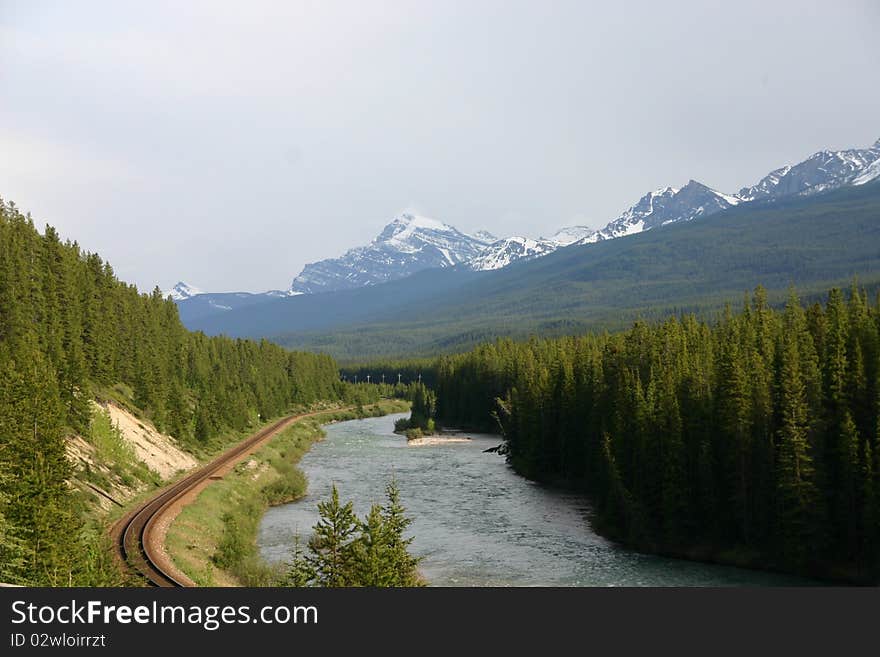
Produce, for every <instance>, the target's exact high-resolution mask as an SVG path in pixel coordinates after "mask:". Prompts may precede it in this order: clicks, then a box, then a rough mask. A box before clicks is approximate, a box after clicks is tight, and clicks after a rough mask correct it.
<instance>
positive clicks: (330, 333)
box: [184, 182, 880, 362]
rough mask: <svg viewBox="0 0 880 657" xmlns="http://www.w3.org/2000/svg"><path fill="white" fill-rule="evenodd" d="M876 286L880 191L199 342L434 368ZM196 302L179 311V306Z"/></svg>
mask: <svg viewBox="0 0 880 657" xmlns="http://www.w3.org/2000/svg"><path fill="white" fill-rule="evenodd" d="M854 275H857V276H858V277H859V280H860V281H861V282H862V284H863V285H865V286H866V287H868V288H869V289H871V290H874V289H877V286H878V284H880V182H874V183H869V184H866V185H864V186H862V187H858V188H848V189H842V190H837V191H833V192H827V193H823V194H815V195H812V196H809V197H805V198H796V199H788V200H779V201H775V202H770V203H765V202H754V203H749V204H746V205H744V206H742V207H734V208H731V209H729V210H725V211H723V212H719V213H716V214H713V215H712V216H710V217H706V218H703V219H695V220H693V221H690V222H686V223H680V224H674V225H670V226H661V227H657V228H654V229H652V230H650V231H647V232H645V233H641V234H638V235H632V236H628V237H621V238H619V239H614V240H610V241H605V242H600V243H597V244H587V245H582V246H570V247H566V248H562V249H559V250H558V251H556V252H555V253H551V254H550V255H547V256H544V257H543V258H539V259H537V260H534V261H530V262H515V263H513V264H512V265H510V266H508V267H505V268H504V269H501V270H498V271H491V272H467V271H459V270H458V269H455V268H450V269H438V270H427V271H423V272H420V273H419V274H416V275H414V276H411V277H409V278H406V279H403V280H400V281H395V282H393V283H387V284H384V285H375V286H371V287H366V288H363V289H361V290H357V291H355V292H351V291H349V292H344V293H342V292H340V293H329V294H320V295H303V296H298V297H291V298H285V299H278V300H273V301H271V302H267V303H264V304H260V305H257V306H253V307H250V308H246V309H241V310H233V311H229V312H227V313H221V314H218V315H215V316H213V317H203V318H201V319H195V320H193V322H192V323H191V324H190V325H189V326H190V328H195V329H203V330H205V331H206V332H208V333H226V334H229V335H238V336H252V337H269V338H271V339H273V340H275V341H277V342H279V343H280V344H283V345H285V346H288V347H291V348H296V349H309V350H320V351H325V352H327V353H330V354H332V355H334V356H335V357H336V358H337V359H339V360H340V361H342V360H345V361H352V362H353V361H363V360H364V359H367V358H369V359H380V358H381V359H388V358H400V357H403V356H405V357H419V356H420V357H432V356H434V355H436V354H438V353H454V352H456V351H463V350H466V349H470V348H472V347H474V346H475V345H477V344H480V343H482V342H486V341H488V340H493V339H494V338H496V337H514V338H527V337H528V336H529V335H530V334H531V333H535V334H538V335H542V336H552V335H556V336H558V335H573V334H577V333H582V332H584V331H586V330H601V329H604V328H608V329H610V330H618V329H623V328H626V326H627V325H628V324H630V323H631V322H632V321H633V320H635V319H638V318H642V319H662V318H664V317H666V316H667V315H669V314H670V313H678V312H682V311H684V312H695V313H711V312H714V311H717V310H720V309H721V308H723V306H724V304H725V303H726V302H731V301H732V302H736V301H737V300H738V298H739V295H740V294H741V293H742V290H749V289H752V288H754V287H755V286H756V285H759V284H761V285H764V286H765V287H766V288H767V291H768V301H769V302H770V303H771V305H774V306H776V305H778V306H779V307H781V306H782V305H783V304H784V303H785V298H786V294H787V289H788V287H789V285H792V284H794V285H796V286H797V289H798V290H799V292H800V293H801V295H802V296H803V297H804V298H808V299H810V300H812V299H814V298H819V297H820V296H821V295H822V294H824V292H825V291H827V290H828V289H829V288H831V287H836V286H846V285H847V284H848V282H849V281H850V280H851V279H852V277H853V276H854ZM186 303H188V302H184V305H185V304H186Z"/></svg>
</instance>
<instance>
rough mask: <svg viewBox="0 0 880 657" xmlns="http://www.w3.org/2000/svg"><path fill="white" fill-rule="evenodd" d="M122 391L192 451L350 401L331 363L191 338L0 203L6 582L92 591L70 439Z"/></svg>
mask: <svg viewBox="0 0 880 657" xmlns="http://www.w3.org/2000/svg"><path fill="white" fill-rule="evenodd" d="M119 386H123V387H125V388H126V389H130V390H131V391H132V395H133V399H134V402H135V404H136V405H137V407H138V408H139V409H140V410H141V411H142V412H143V413H144V414H145V415H146V416H147V417H148V418H149V419H150V420H152V422H153V423H154V424H155V425H156V426H157V427H158V428H160V429H162V430H164V431H167V432H169V433H171V434H173V435H174V436H176V437H177V438H178V439H179V440H181V441H183V442H184V444H187V443H189V444H191V445H195V444H197V443H200V442H204V441H207V440H209V439H210V438H212V437H214V436H216V435H217V434H218V433H219V432H221V431H226V430H230V429H239V430H240V429H244V428H246V427H248V426H249V425H251V424H252V423H255V422H257V421H258V419H259V418H263V419H266V418H269V417H272V416H276V415H279V414H280V413H282V412H284V411H285V410H286V409H287V408H289V407H290V406H291V404H294V403H309V402H312V401H315V400H318V399H337V398H339V396H340V395H341V394H342V384H341V383H340V382H339V376H338V372H337V368H336V365H335V363H334V361H333V360H332V359H331V358H329V357H327V356H318V355H313V354H305V353H292V352H288V351H286V350H284V349H282V348H281V347H279V346H277V345H274V344H271V343H268V342H266V341H262V342H253V341H247V340H232V339H228V338H220V337H213V338H209V337H206V336H205V335H203V334H200V333H191V332H189V331H187V330H186V329H185V328H184V327H183V325H182V324H181V323H180V321H179V319H178V315H177V307H176V306H175V304H174V303H173V302H171V301H169V300H166V299H163V298H162V296H161V293H160V292H159V291H158V289H157V290H154V291H153V292H152V293H151V294H140V293H138V291H137V289H136V288H135V287H134V286H131V285H127V284H125V283H123V282H120V281H119V280H117V279H116V277H115V276H114V273H113V269H112V268H111V267H110V265H109V264H108V263H106V262H104V261H103V260H102V259H101V258H100V257H99V256H97V255H96V254H93V253H87V252H85V251H83V250H82V249H81V248H80V247H79V246H78V245H77V244H76V243H70V242H62V241H61V239H60V238H59V236H58V234H57V233H56V231H55V230H54V229H52V228H51V227H47V228H46V230H45V234H43V235H41V234H40V233H39V232H38V231H37V229H36V228H35V226H34V224H33V221H32V220H31V218H30V217H29V216H27V215H23V214H22V213H21V212H20V211H19V210H18V209H17V208H16V207H15V206H14V204H12V203H5V202H2V201H0V581H14V582H18V583H30V584H53V585H58V584H68V583H74V584H75V583H80V584H89V583H95V582H96V580H95V577H96V575H95V574H94V573H93V572H91V571H90V568H91V565H90V562H89V559H88V558H87V557H86V555H85V552H84V551H85V550H86V549H87V547H88V546H84V544H83V542H82V540H81V529H82V518H81V514H80V513H79V509H78V507H77V503H76V500H75V499H74V497H73V495H72V494H71V491H70V488H69V486H68V484H67V483H66V482H67V480H68V479H69V478H70V476H71V466H70V464H69V463H68V461H67V459H66V458H65V440H64V438H65V436H67V435H70V434H73V433H76V432H85V431H87V429H88V426H89V421H90V410H89V402H90V400H91V399H93V397H94V396H96V395H97V396H101V395H103V394H104V393H105V392H107V391H112V388H113V387H119ZM98 583H100V582H98Z"/></svg>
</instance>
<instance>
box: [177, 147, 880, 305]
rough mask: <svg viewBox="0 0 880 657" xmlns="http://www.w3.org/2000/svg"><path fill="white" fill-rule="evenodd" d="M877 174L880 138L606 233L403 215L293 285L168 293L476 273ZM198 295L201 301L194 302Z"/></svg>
mask: <svg viewBox="0 0 880 657" xmlns="http://www.w3.org/2000/svg"><path fill="white" fill-rule="evenodd" d="M877 179H880V139H878V140H877V141H876V142H875V143H874V144H873V145H872V146H871V147H869V148H864V149H848V150H841V151H828V150H824V151H820V152H818V153H815V154H813V155H811V156H810V157H808V158H807V159H806V160H804V161H803V162H800V163H798V164H794V165H787V166H784V167H780V168H778V169H775V170H773V171H771V172H770V173H768V174H767V175H766V176H764V177H763V178H761V180H759V181H758V182H757V183H756V184H754V185H752V186H751V187H744V188H743V189H741V190H740V191H739V193H737V194H735V195H733V194H725V193H723V192H720V191H718V190H715V189H712V188H710V187H707V186H706V185H703V184H702V183H699V182H696V181H695V180H691V181H689V182H688V183H687V184H686V185H684V186H683V187H681V188H675V187H663V188H661V189H657V190H655V191H653V192H649V193H647V194H645V195H644V196H643V197H642V198H640V199H639V201H638V202H637V203H636V204H635V205H633V206H632V207H630V208H628V209H627V210H626V211H624V212H623V213H622V214H621V215H620V216H618V217H617V218H615V219H613V220H612V221H610V222H609V223H608V224H607V225H606V226H605V227H604V228H602V229H601V230H593V229H592V228H589V227H587V226H569V227H566V228H562V229H560V230H559V231H557V232H556V233H555V234H554V235H553V236H552V237H550V238H538V239H531V238H528V237H522V236H514V237H507V238H502V239H499V238H497V237H495V236H494V235H492V234H491V233H489V232H487V231H479V232H476V233H474V234H472V235H468V234H466V233H463V232H461V231H459V230H458V229H456V228H454V227H453V226H450V225H448V224H444V223H442V222H440V221H436V220H434V219H429V218H427V217H422V216H418V215H415V214H412V213H403V214H401V215H399V216H398V217H396V218H395V219H394V220H393V221H391V223H389V224H388V225H387V226H385V228H384V229H383V230H382V232H381V233H380V234H379V235H378V237H376V239H374V240H373V241H372V242H371V243H370V244H368V245H367V246H362V247H357V248H354V249H351V250H349V251H347V252H346V253H345V254H344V255H342V256H340V257H338V258H331V259H327V260H321V261H320V262H315V263H311V264H308V265H306V266H305V267H304V268H303V270H302V272H301V273H300V274H299V275H298V276H296V277H295V278H294V279H293V283H292V284H291V287H290V289H288V290H272V291H270V292H264V293H262V294H256V295H251V294H246V293H237V294H210V295H208V294H202V293H201V292H200V290H198V289H196V288H194V287H192V286H190V285H187V284H186V283H183V282H180V283H178V284H177V285H175V286H174V288H173V289H171V290H169V291H168V293H167V294H169V295H171V297H172V299H174V300H175V301H177V302H187V303H186V304H184V305H190V306H199V307H201V306H204V307H206V308H208V307H210V309H211V310H212V311H217V310H226V309H229V308H231V307H232V306H237V305H239V304H242V303H245V304H248V305H250V304H251V303H253V302H258V301H262V300H263V299H270V298H275V297H284V296H294V295H298V294H313V293H317V292H331V291H335V290H345V289H353V288H358V287H362V286H366V285H376V284H379V283H384V282H386V281H391V280H395V279H399V278H404V277H406V276H409V275H411V274H414V273H416V272H418V271H421V270H424V269H430V268H438V267H439V268H443V267H452V266H456V265H463V266H466V267H468V268H470V269H472V270H476V271H487V270H494V269H501V268H503V267H506V266H507V265H509V264H510V263H512V262H515V261H517V260H523V259H534V258H539V257H542V256H545V255H547V254H549V253H552V252H553V251H555V250H556V249H558V248H561V247H564V246H569V245H572V244H578V245H583V244H591V243H594V242H598V241H601V240H609V239H616V238H618V237H625V236H627V235H634V234H636V233H641V232H643V231H646V230H652V229H654V228H658V227H661V226H666V225H669V224H674V223H678V222H682V221H693V220H697V219H703V218H706V217H710V216H712V215H714V214H716V213H718V212H721V211H723V210H727V209H728V208H731V207H733V206H736V205H741V204H743V203H751V202H755V201H774V200H776V199H780V198H785V197H789V196H799V195H800V196H802V195H807V194H814V193H819V192H822V191H828V190H831V189H836V188H839V187H844V186H847V185H863V184H865V183H868V182H871V181H873V180H877ZM193 297H198V299H197V300H195V301H190V300H191V299H193Z"/></svg>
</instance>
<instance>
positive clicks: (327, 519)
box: [284, 481, 421, 587]
mask: <svg viewBox="0 0 880 657" xmlns="http://www.w3.org/2000/svg"><path fill="white" fill-rule="evenodd" d="M385 495H386V502H385V504H384V505H377V504H374V505H373V506H372V507H371V508H370V511H369V513H368V514H367V515H366V516H365V517H364V518H363V520H360V519H358V518H357V516H356V515H355V513H354V508H353V505H352V503H351V502H346V503H345V504H343V503H341V502H340V500H339V491H337V489H336V486H333V489H332V492H331V496H330V499H329V500H327V501H324V502H320V503H319V504H318V512H319V513H320V519H319V520H318V523H317V524H316V525H315V527H314V529H313V531H314V534H313V536H312V538H311V539H310V540H309V544H308V547H309V553H308V554H304V553H303V551H302V550H301V549H300V546H299V537H297V539H296V544H295V546H294V557H293V560H292V562H291V564H290V567H289V570H288V574H287V576H286V578H285V580H284V581H285V583H286V584H287V585H289V586H326V587H342V586H375V587H392V586H397V587H399V586H420V585H421V581H420V579H419V576H418V571H417V567H418V563H419V559H417V558H415V557H413V556H412V555H411V554H410V553H409V546H410V544H411V543H412V540H413V539H412V538H407V537H405V536H404V534H405V532H406V530H407V528H408V527H409V525H410V523H411V522H412V521H411V520H410V519H409V518H408V517H407V516H406V510H405V509H404V507H403V505H402V504H401V502H400V491H399V490H398V488H397V484H396V483H394V482H393V481H392V482H391V483H389V484H388V486H386V488H385Z"/></svg>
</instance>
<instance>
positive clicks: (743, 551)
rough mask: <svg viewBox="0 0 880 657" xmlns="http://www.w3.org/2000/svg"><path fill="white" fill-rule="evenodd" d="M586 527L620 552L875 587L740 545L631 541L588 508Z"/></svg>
mask: <svg viewBox="0 0 880 657" xmlns="http://www.w3.org/2000/svg"><path fill="white" fill-rule="evenodd" d="M511 469H512V470H513V472H515V473H516V475H517V476H519V477H522V478H523V479H525V480H526V481H533V482H535V483H537V484H539V485H542V486H547V487H549V488H554V489H559V490H564V491H567V492H569V493H574V494H577V495H582V496H583V497H584V499H585V500H588V501H590V503H591V504H592V500H591V498H590V496H589V495H588V494H586V493H584V492H583V491H584V482H583V481H569V480H565V479H562V478H556V479H553V480H552V481H539V480H535V479H531V478H530V477H527V476H526V475H524V474H523V473H522V472H521V471H520V470H519V469H518V468H517V467H516V464H515V463H511ZM588 520H589V524H590V527H591V528H592V529H593V531H595V532H596V534H598V535H599V536H601V537H603V538H605V539H607V540H609V541H612V542H614V543H615V544H617V545H619V546H621V547H622V548H624V549H627V550H631V551H632V552H634V553H638V554H646V555H654V556H658V557H665V558H670V559H681V560H683V561H690V562H694V563H703V564H711V565H714V566H726V567H732V568H742V569H745V570H752V571H755V572H761V573H773V574H777V575H791V576H795V577H804V578H810V579H813V580H815V581H816V584H817V585H823V584H825V585H832V584H841V585H850V586H852V585H859V586H876V585H877V582H876V581H872V580H871V579H870V578H869V577H868V576H867V575H859V574H858V573H856V572H853V571H851V570H848V569H846V568H844V567H837V568H814V569H809V570H803V571H800V572H798V571H794V570H791V569H787V568H785V567H783V566H781V565H779V564H778V563H777V562H776V560H774V559H773V557H772V556H771V555H767V554H764V553H762V552H759V551H757V550H754V549H749V548H746V547H744V546H737V545H733V546H720V545H710V544H705V543H704V544H692V545H671V544H666V543H656V542H655V543H647V542H642V541H636V540H631V539H630V538H629V537H627V536H626V535H624V534H623V533H622V532H621V531H620V530H619V528H617V527H614V526H612V525H610V524H608V523H606V522H604V521H603V519H602V517H601V516H600V514H599V513H598V512H597V511H596V510H595V507H592V506H591V511H590V512H589V514H588Z"/></svg>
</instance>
